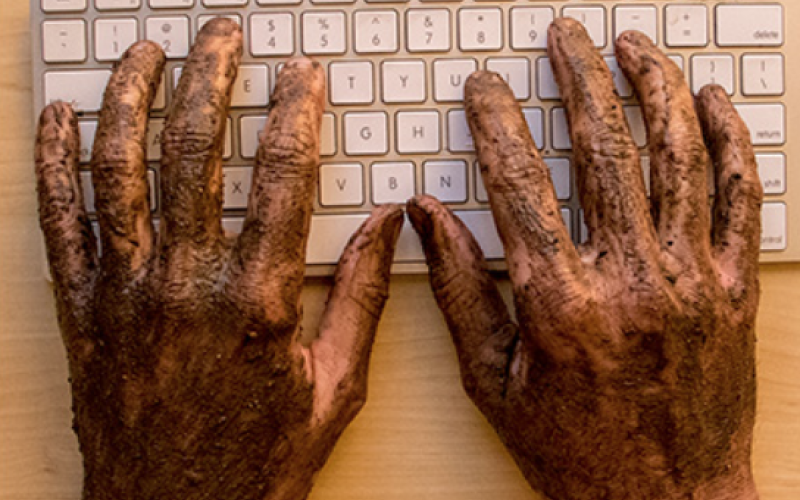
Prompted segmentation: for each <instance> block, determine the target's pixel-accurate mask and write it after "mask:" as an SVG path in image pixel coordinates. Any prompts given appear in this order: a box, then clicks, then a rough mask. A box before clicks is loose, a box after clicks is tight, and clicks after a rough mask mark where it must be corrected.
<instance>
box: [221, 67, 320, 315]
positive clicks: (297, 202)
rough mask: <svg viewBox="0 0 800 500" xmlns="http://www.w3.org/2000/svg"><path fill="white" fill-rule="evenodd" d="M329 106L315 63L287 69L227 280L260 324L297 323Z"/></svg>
mask: <svg viewBox="0 0 800 500" xmlns="http://www.w3.org/2000/svg"><path fill="white" fill-rule="evenodd" d="M324 106H325V75H324V73H323V70H322V66H320V65H319V64H318V63H316V62H313V61H311V60H309V59H294V60H291V61H289V62H288V63H286V65H284V68H283V70H282V71H281V73H280V75H279V77H278V82H277V85H276V88H275V92H274V94H273V101H272V107H271V111H270V114H269V118H268V119H267V124H266V126H265V128H264V132H263V135H262V138H263V139H262V141H261V144H260V145H259V150H258V155H257V159H256V167H255V170H254V172H253V183H252V188H251V190H250V199H249V204H248V210H247V217H246V219H245V223H244V228H243V230H242V234H241V235H240V236H239V238H238V240H237V242H236V246H235V248H234V251H233V257H232V260H231V266H230V273H231V276H230V279H229V280H227V281H228V283H229V285H228V293H229V294H231V295H232V296H233V297H234V299H235V300H236V301H237V302H238V303H239V304H240V305H241V307H244V308H247V309H249V310H250V311H251V315H252V316H253V317H255V318H258V317H261V316H264V317H265V318H266V317H267V315H268V317H269V320H270V321H271V322H276V321H277V322H278V323H282V322H284V321H286V322H287V323H292V322H293V321H294V319H296V315H297V307H298V301H299V297H300V289H301V287H302V285H303V274H304V273H305V255H306V240H307V238H308V230H309V225H310V222H311V212H312V209H313V199H314V192H315V188H316V183H317V175H318V174H317V170H318V166H319V134H320V127H321V123H322V112H323V109H324Z"/></svg>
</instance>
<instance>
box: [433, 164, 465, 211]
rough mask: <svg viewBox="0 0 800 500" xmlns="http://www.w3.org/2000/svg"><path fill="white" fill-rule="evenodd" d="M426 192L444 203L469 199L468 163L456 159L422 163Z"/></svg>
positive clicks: (462, 201) (461, 201)
mask: <svg viewBox="0 0 800 500" xmlns="http://www.w3.org/2000/svg"><path fill="white" fill-rule="evenodd" d="M422 171H423V185H424V190H425V194H429V195H431V196H435V197H436V198H438V199H439V201H441V202H443V203H464V202H466V201H467V163H466V162H465V161H462V160H456V161H426V162H425V163H424V164H423V165H422Z"/></svg>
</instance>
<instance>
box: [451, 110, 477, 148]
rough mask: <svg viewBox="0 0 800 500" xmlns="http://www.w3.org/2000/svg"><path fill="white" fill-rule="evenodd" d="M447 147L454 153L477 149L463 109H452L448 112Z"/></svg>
mask: <svg viewBox="0 0 800 500" xmlns="http://www.w3.org/2000/svg"><path fill="white" fill-rule="evenodd" d="M447 148H448V149H449V150H450V151H451V152H453V153H471V152H474V151H475V144H473V142H472V134H471V133H470V130H469V125H468V124H467V116H466V114H465V113H464V110H463V109H451V110H450V111H448V112H447Z"/></svg>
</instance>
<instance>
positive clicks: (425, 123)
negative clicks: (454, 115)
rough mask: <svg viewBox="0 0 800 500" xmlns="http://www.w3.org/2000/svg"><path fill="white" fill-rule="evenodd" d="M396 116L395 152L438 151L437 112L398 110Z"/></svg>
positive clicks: (439, 146)
mask: <svg viewBox="0 0 800 500" xmlns="http://www.w3.org/2000/svg"><path fill="white" fill-rule="evenodd" d="M396 118H397V152H399V153H402V154H413V153H438V152H439V150H440V149H441V145H440V144H439V135H440V132H439V113H438V112H436V111H400V112H398V113H397V115H396Z"/></svg>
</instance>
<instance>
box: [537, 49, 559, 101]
mask: <svg viewBox="0 0 800 500" xmlns="http://www.w3.org/2000/svg"><path fill="white" fill-rule="evenodd" d="M536 82H537V85H536V87H537V95H538V96H539V99H545V100H546V99H561V93H560V92H559V90H558V83H557V82H556V78H555V76H554V75H553V67H552V66H551V65H550V58H549V57H540V58H539V59H538V60H537V61H536Z"/></svg>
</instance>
